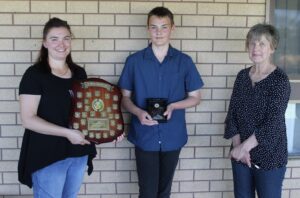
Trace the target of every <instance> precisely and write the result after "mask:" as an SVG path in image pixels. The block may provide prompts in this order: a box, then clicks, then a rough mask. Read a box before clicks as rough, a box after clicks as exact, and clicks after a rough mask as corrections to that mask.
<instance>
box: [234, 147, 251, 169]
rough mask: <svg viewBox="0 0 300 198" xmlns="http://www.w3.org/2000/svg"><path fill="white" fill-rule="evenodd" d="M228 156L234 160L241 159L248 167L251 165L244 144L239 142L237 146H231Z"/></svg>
mask: <svg viewBox="0 0 300 198" xmlns="http://www.w3.org/2000/svg"><path fill="white" fill-rule="evenodd" d="M230 158H233V159H235V160H236V161H241V162H242V163H244V164H247V165H248V167H251V158H250V153H249V151H248V150H247V149H246V148H245V147H244V144H239V145H238V146H235V147H233V149H232V150H231V152H230Z"/></svg>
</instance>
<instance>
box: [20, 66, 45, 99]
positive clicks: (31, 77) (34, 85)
mask: <svg viewBox="0 0 300 198" xmlns="http://www.w3.org/2000/svg"><path fill="white" fill-rule="evenodd" d="M20 94H31V95H41V94H42V86H41V81H40V74H39V72H38V71H37V69H36V68H34V66H31V67H29V68H28V69H27V70H26V71H25V73H24V75H23V77H22V79H21V82H20V86H19V95H20Z"/></svg>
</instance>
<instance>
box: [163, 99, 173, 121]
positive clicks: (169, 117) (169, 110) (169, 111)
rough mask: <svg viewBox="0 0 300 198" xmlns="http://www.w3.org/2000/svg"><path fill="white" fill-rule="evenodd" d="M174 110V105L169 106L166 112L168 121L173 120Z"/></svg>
mask: <svg viewBox="0 0 300 198" xmlns="http://www.w3.org/2000/svg"><path fill="white" fill-rule="evenodd" d="M173 110H174V107H173V105H172V103H171V104H169V105H168V106H167V110H166V111H165V112H164V116H167V119H168V120H170V119H171V117H172V113H173Z"/></svg>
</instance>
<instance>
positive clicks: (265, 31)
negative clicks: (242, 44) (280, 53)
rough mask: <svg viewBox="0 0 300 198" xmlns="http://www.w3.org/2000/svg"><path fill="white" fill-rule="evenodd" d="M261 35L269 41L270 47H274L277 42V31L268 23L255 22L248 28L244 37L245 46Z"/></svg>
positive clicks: (247, 46)
mask: <svg viewBox="0 0 300 198" xmlns="http://www.w3.org/2000/svg"><path fill="white" fill-rule="evenodd" d="M262 36H265V37H266V39H267V40H268V41H269V42H270V44H271V48H272V49H274V50H275V49H276V48H277V46H278V44H279V39H280V37H279V32H278V30H277V29H276V28H275V27H274V26H272V25H270V24H262V23H259V24H256V25H254V26H253V27H251V28H250V30H249V32H248V34H247V38H246V48H247V49H248V48H249V43H250V41H252V40H260V39H261V37H262Z"/></svg>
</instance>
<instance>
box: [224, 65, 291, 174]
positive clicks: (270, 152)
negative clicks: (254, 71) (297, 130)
mask: <svg viewBox="0 0 300 198" xmlns="http://www.w3.org/2000/svg"><path fill="white" fill-rule="evenodd" d="M250 69H251V68H246V69H243V70H241V71H240V72H239V73H238V75H237V78H236V80H235V83H234V88H233V93H232V96H231V100H230V105H229V110H228V113H227V117H226V120H225V124H226V126H225V133H224V138H226V139H229V138H232V137H233V136H235V135H236V134H240V137H241V142H243V141H245V140H246V139H248V138H249V137H250V136H251V135H252V134H253V133H254V134H255V137H256V139H257V141H258V146H256V147H255V148H253V149H252V150H251V151H250V156H251V161H252V162H253V163H255V164H257V165H258V166H260V167H261V168H262V169H264V170H270V169H274V168H279V167H283V166H285V165H286V164H287V136H286V125H285V116H284V115H285V110H286V108H287V104H288V100H289V97H290V91H291V88H290V83H289V79H288V77H287V75H286V74H285V73H284V72H283V71H282V70H281V69H279V68H278V67H277V68H276V69H275V70H274V71H273V72H272V73H271V74H269V75H268V76H267V77H266V78H265V79H263V80H261V81H259V82H257V83H255V85H254V86H252V82H251V79H250V76H249V71H250Z"/></svg>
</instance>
